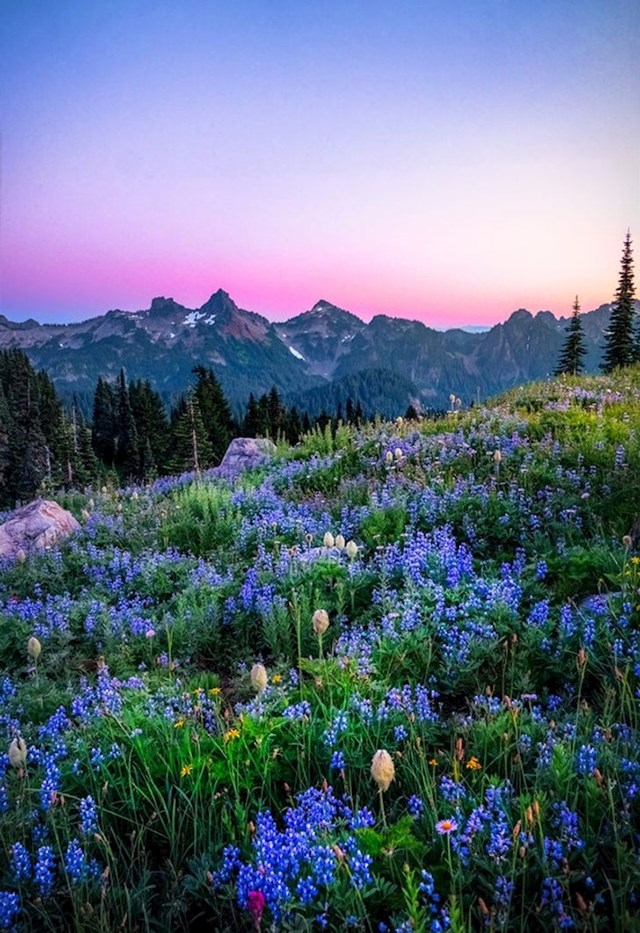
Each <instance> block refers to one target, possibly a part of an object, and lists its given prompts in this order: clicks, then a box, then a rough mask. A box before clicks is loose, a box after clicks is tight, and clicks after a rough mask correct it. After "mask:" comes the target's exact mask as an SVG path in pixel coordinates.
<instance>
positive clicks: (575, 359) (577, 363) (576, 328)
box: [555, 295, 587, 376]
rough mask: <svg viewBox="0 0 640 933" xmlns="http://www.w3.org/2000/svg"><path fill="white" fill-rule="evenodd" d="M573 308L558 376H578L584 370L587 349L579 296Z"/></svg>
mask: <svg viewBox="0 0 640 933" xmlns="http://www.w3.org/2000/svg"><path fill="white" fill-rule="evenodd" d="M572 308H573V314H572V315H571V320H570V321H569V324H568V326H567V327H566V328H565V330H566V334H567V336H566V337H565V341H564V346H563V348H562V352H561V353H560V359H559V360H558V365H557V367H556V370H555V375H556V376H562V375H569V376H577V375H578V373H581V372H582V371H583V369H584V358H585V356H586V355H587V347H586V344H585V342H584V333H583V331H582V321H581V320H580V302H579V301H578V296H577V295H576V299H575V301H574V302H573V305H572Z"/></svg>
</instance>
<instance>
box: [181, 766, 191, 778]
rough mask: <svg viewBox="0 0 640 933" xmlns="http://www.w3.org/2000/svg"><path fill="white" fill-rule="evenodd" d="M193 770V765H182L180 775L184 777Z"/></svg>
mask: <svg viewBox="0 0 640 933" xmlns="http://www.w3.org/2000/svg"><path fill="white" fill-rule="evenodd" d="M192 771H193V765H183V766H182V768H181V769H180V777H181V778H182V777H186V776H187V775H188V774H191V772H192Z"/></svg>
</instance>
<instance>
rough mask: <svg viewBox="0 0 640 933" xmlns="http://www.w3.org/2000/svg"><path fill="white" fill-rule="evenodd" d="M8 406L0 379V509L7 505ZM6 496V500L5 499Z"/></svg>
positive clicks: (8, 459) (8, 458) (8, 501)
mask: <svg viewBox="0 0 640 933" xmlns="http://www.w3.org/2000/svg"><path fill="white" fill-rule="evenodd" d="M10 419H11V415H10V413H9V404H8V402H7V399H6V396H5V394H4V388H3V385H2V380H1V379H0V507H1V506H3V505H9V503H10V498H9V496H8V495H7V494H8V491H9V462H10V457H9V449H10V448H9V434H10ZM5 495H6V498H5Z"/></svg>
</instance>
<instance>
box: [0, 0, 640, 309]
mask: <svg viewBox="0 0 640 933" xmlns="http://www.w3.org/2000/svg"><path fill="white" fill-rule="evenodd" d="M639 30H640V8H639V7H638V5H637V3H635V2H633V0H629V2H627V0H611V2H607V3H606V4H605V3H601V2H592V0H584V2H581V3H569V4H558V3H555V2H543V3H540V4H535V5H531V4H526V3H518V2H516V3H504V2H502V0H466V2H462V3H460V4H456V5H451V4H448V3H444V2H440V0H435V2H428V3H425V2H418V0H411V2H409V0H405V2H398V3H395V4H389V3H382V2H377V0H373V2H371V0H369V2H366V3H364V2H348V3H345V2H335V3H329V4H308V3H302V4H301V3H294V2H275V3H267V4H265V3H260V2H257V0H254V2H247V0H239V2H235V3H232V4H229V3H219V2H213V0H185V2H183V3H180V4H176V3H172V2H151V0H141V2H138V3H135V4H117V5H115V7H114V5H113V4H111V3H108V2H107V0H95V2H91V3H80V2H74V0H66V2H61V3H50V2H46V3H45V2H35V0H34V2H30V3H27V4H21V3H18V2H17V0H9V2H7V3H3V4H2V10H1V11H0V87H1V88H2V92H1V99H0V107H1V117H2V119H1V125H0V129H1V132H2V141H1V145H2V191H1V195H2V215H1V218H0V313H3V314H5V315H6V316H7V317H9V318H10V319H13V320H23V319H25V318H27V317H35V318H36V319H37V320H40V321H43V322H45V321H54V320H56V321H58V320H60V321H62V320H77V319H81V318H86V317H90V316H92V315H95V314H99V313H103V312H104V311H106V310H108V309H109V308H114V307H121V308H126V309H130V310H135V309H138V308H144V307H149V305H150V302H151V299H152V298H153V297H154V296H155V295H166V296H173V297H174V298H175V299H176V300H177V301H179V302H181V303H183V304H185V305H188V306H191V307H194V306H199V305H200V304H202V303H203V302H204V301H206V300H207V298H208V297H209V295H210V294H211V293H212V292H214V291H215V290H216V289H218V288H224V289H225V290H226V291H228V292H229V293H230V294H231V296H232V297H233V299H234V300H235V301H236V303H237V304H239V305H240V306H241V307H245V308H248V309H250V310H254V311H258V312H261V313H263V314H266V315H267V316H268V317H270V318H272V319H279V320H282V319H284V318H286V317H289V316H292V315H294V314H297V313H298V312H300V311H303V310H305V309H307V308H310V307H311V306H312V305H313V304H314V302H315V301H317V300H318V299H319V298H321V297H322V298H326V299H327V300H329V301H332V302H334V303H335V304H337V305H339V306H341V307H344V308H347V309H348V310H350V311H353V312H354V313H357V314H359V315H360V316H362V317H364V318H365V319H367V318H369V317H371V316H372V315H373V314H380V313H385V314H390V315H399V316H403V317H411V318H418V319H420V320H422V321H424V322H425V323H426V324H430V325H433V326H453V325H458V324H492V323H495V322H496V321H499V320H504V319H505V318H506V317H508V315H509V314H510V313H511V312H512V311H513V310H514V309H515V308H518V307H527V308H529V309H530V310H532V311H537V310H539V309H547V308H548V309H551V310H553V311H554V312H555V313H557V314H558V315H561V314H562V315H563V314H567V313H568V312H569V310H570V306H571V301H572V300H573V296H574V295H575V294H576V293H579V294H580V296H581V302H582V307H583V308H585V309H589V308H592V307H596V306H597V305H599V304H601V303H603V302H605V301H609V300H610V299H611V297H612V295H613V293H614V291H615V286H616V278H617V270H618V262H619V256H620V249H621V245H622V240H623V237H624V234H625V232H626V230H627V228H628V227H630V228H631V231H632V234H633V233H634V232H635V231H636V230H640V223H638V221H639V219H640V207H639V187H638V184H639V173H638V154H639V152H638V140H639V139H640V108H638V107H637V106H636V105H637V101H638V99H640V93H639V92H640V77H639V76H640V69H639V67H638V63H637V54H636V52H637V38H638V35H639Z"/></svg>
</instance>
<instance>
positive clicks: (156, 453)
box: [129, 380, 169, 479]
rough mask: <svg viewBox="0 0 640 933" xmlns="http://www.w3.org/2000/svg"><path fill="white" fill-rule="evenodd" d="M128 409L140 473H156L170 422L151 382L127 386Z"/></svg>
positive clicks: (145, 477)
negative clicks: (135, 438) (129, 407)
mask: <svg viewBox="0 0 640 933" xmlns="http://www.w3.org/2000/svg"><path fill="white" fill-rule="evenodd" d="M129 398H130V401H131V410H132V411H133V418H134V421H135V423H136V431H137V433H138V448H139V456H140V476H141V478H142V479H148V478H149V477H151V476H153V475H154V474H156V473H157V472H158V471H159V469H160V466H161V465H162V463H163V462H164V459H165V453H166V450H167V441H168V430H169V424H168V421H167V415H166V412H165V407H164V403H163V401H162V399H161V397H160V395H159V394H158V392H156V391H155V389H153V388H152V386H151V383H150V382H149V381H148V380H147V381H145V382H141V381H138V382H132V383H131V384H130V386H129Z"/></svg>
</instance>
